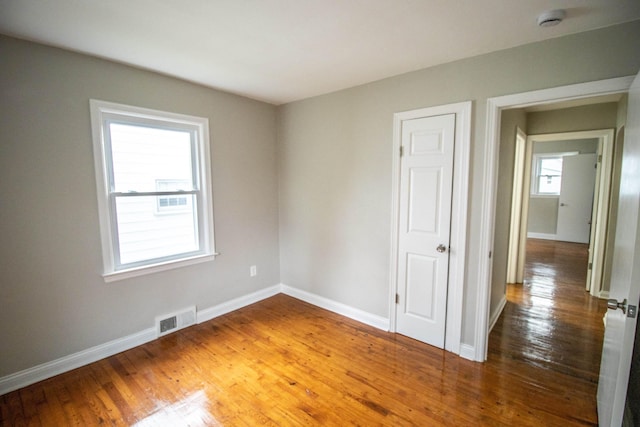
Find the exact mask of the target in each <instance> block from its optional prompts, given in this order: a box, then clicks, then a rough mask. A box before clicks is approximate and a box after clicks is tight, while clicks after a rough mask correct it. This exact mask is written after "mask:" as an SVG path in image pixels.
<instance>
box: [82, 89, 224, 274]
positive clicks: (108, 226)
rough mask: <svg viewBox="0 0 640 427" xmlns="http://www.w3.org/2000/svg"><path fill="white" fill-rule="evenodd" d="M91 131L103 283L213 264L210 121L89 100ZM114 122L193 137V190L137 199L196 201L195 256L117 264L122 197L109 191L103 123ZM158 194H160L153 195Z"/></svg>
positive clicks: (110, 173) (111, 166)
mask: <svg viewBox="0 0 640 427" xmlns="http://www.w3.org/2000/svg"><path fill="white" fill-rule="evenodd" d="M90 110H91V127H92V133H93V153H94V162H95V171H96V186H97V196H98V214H99V219H100V237H101V241H102V258H103V267H104V273H103V278H104V280H105V281H106V282H112V281H116V280H123V279H127V278H131V277H136V276H141V275H145V274H150V273H155V272H159V271H164V270H169V269H173V268H178V267H183V266H187V265H192V264H196V263H201V262H206V261H210V260H213V259H214V258H215V256H216V255H217V253H216V252H215V241H214V233H213V229H214V227H213V201H212V191H211V165H210V149H209V120H208V119H206V118H203V117H196V116H189V115H184V114H177V113H170V112H165V111H158V110H152V109H148V108H141V107H135V106H130V105H124V104H116V103H113V102H107V101H101V100H95V99H92V100H90ZM111 121H117V122H119V123H123V122H124V123H129V124H133V125H145V124H147V125H148V124H152V125H158V126H159V127H163V126H171V127H173V128H178V129H183V130H188V131H190V132H192V135H193V137H194V138H195V141H194V142H195V143H194V144H193V147H192V148H193V153H192V155H193V160H192V162H193V166H194V169H197V171H195V170H194V182H195V183H196V188H194V189H193V190H189V191H180V192H150V193H137V194H138V195H165V194H169V195H174V194H193V195H194V196H195V197H196V199H197V218H198V225H197V226H198V238H199V246H200V249H199V250H198V251H196V252H191V253H189V254H183V255H179V256H175V257H167V258H159V259H156V260H149V261H144V262H139V263H135V265H129V266H127V265H124V266H123V265H120V264H119V261H118V255H117V254H118V253H119V248H118V236H117V226H116V218H115V208H114V204H115V199H116V197H122V196H123V194H120V193H117V192H115V191H114V189H113V188H112V179H111V178H110V177H111V176H112V169H113V165H112V163H111V158H110V149H109V144H110V142H109V141H108V140H107V138H108V132H105V123H110V122H111ZM156 193H158V194H156Z"/></svg>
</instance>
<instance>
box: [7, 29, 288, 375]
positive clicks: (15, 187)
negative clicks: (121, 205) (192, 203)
mask: <svg viewBox="0 0 640 427" xmlns="http://www.w3.org/2000/svg"><path fill="white" fill-rule="evenodd" d="M0 58H2V67H0V99H1V100H2V103H1V106H0V108H1V114H0V195H1V197H0V204H1V205H0V206H1V208H0V235H1V236H2V241H3V244H2V245H0V259H1V260H2V261H0V266H1V267H0V272H1V274H0V277H1V279H0V281H1V282H0V324H1V325H2V327H1V328H0V343H2V344H1V345H0V347H1V350H0V377H1V376H4V375H7V374H10V373H13V372H16V371H19V370H22V369H25V368H28V367H32V366H34V365H37V364H40V363H43V362H48V361H51V360H54V359H56V358H59V357H62V356H66V355H69V354H72V353H74V352H77V351H80V350H84V349H87V348H90V347H92V346H95V345H98V344H102V343H105V342H108V341H110V340H114V339H117V338H121V337H124V336H127V335H129V334H132V333H135V332H139V331H142V330H144V329H146V328H150V327H153V324H154V323H153V322H154V317H155V316H156V315H161V314H165V313H169V312H172V311H175V310H178V309H181V308H184V307H186V306H189V305H196V306H197V307H198V309H203V308H205V309H206V308H209V307H212V306H215V305H216V304H219V303H222V302H225V301H228V300H230V299H232V298H235V297H238V296H242V295H246V294H248V293H251V292H253V291H257V290H260V289H263V288H266V287H268V286H272V285H276V284H278V283H279V259H278V254H279V243H278V231H277V230H278V206H277V203H278V198H277V159H276V109H275V107H273V106H271V105H268V104H264V103H260V102H256V101H252V100H249V99H246V98H242V97H238V96H234V95H229V94H225V93H222V92H218V91H215V90H212V89H208V88H205V87H201V86H197V85H194V84H190V83H186V82H183V81H180V80H176V79H172V78H168V77H164V76H161V75H158V74H154V73H150V72H146V71H141V70H138V69H134V68H131V67H127V66H124V65H120V64H116V63H113V62H108V61H103V60H99V59H95V58H90V57H87V56H83V55H79V54H75V53H71V52H67V51H63V50H59V49H54V48H50V47H44V46H41V45H37V44H33V43H28V42H24V41H18V40H15V39H11V38H7V37H0ZM90 98H97V99H102V100H107V101H113V102H119V103H124V104H131V105H136V106H141V107H148V108H153V109H159V110H165V111H172V112H178V113H184V114H191V115H196V116H202V117H207V118H208V119H209V124H210V132H211V160H212V172H213V195H214V197H213V203H214V216H215V233H216V246H217V250H218V251H219V252H221V253H222V255H221V256H219V257H218V258H216V260H215V261H213V262H208V263H204V264H198V265H193V266H189V267H183V268H179V269H175V270H171V271H167V272H162V273H156V274H152V275H148V276H144V277H138V278H134V279H129V280H123V281H119V282H113V283H105V282H104V281H103V279H102V277H101V273H102V258H101V252H100V231H99V225H98V210H97V199H96V184H95V173H94V167H93V153H92V139H91V127H90V122H89V120H90V118H89V99H90ZM250 265H257V267H258V276H257V277H255V278H250V277H249V266H250Z"/></svg>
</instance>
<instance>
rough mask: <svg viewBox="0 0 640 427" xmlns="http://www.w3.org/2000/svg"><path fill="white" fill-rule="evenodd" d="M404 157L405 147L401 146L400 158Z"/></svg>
mask: <svg viewBox="0 0 640 427" xmlns="http://www.w3.org/2000/svg"><path fill="white" fill-rule="evenodd" d="M402 156H404V147H403V146H402V145H401V146H400V157H402Z"/></svg>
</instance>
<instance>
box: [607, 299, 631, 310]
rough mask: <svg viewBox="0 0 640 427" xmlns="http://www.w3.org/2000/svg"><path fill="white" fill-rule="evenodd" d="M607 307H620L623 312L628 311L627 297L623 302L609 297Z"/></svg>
mask: <svg viewBox="0 0 640 427" xmlns="http://www.w3.org/2000/svg"><path fill="white" fill-rule="evenodd" d="M607 308H610V309H611V310H617V309H620V310H622V312H623V313H626V311H627V299H626V298H625V299H624V301H622V302H619V301H618V300H615V299H609V300H607Z"/></svg>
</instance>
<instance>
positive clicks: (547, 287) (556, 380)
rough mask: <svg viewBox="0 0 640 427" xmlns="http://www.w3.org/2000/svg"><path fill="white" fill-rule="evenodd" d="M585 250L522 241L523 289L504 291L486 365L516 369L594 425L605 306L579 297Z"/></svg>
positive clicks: (581, 246)
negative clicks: (504, 302) (503, 303)
mask: <svg viewBox="0 0 640 427" xmlns="http://www.w3.org/2000/svg"><path fill="white" fill-rule="evenodd" d="M587 249H588V245H585V244H577V243H566V242H556V241H551V240H538V239H528V241H527V259H526V261H527V262H526V267H525V283H524V284H522V285H520V284H508V285H507V305H506V307H505V309H504V312H503V314H502V316H501V317H500V319H499V320H498V322H497V323H496V325H495V327H494V329H493V331H492V333H491V336H490V338H489V356H488V359H489V362H490V363H491V364H494V363H495V364H498V365H501V366H503V367H504V369H514V368H515V367H516V366H517V367H518V369H520V370H521V371H520V372H519V373H518V375H523V376H524V375H530V376H531V377H530V381H531V383H532V384H534V385H535V387H540V388H541V389H544V390H547V391H551V392H552V393H554V394H555V395H556V396H557V398H558V400H561V401H563V402H564V404H566V403H567V400H573V401H574V402H573V403H572V405H571V407H574V405H576V407H579V408H580V410H579V411H576V414H581V416H580V417H579V419H580V420H581V421H585V420H593V422H594V423H596V422H597V415H596V390H597V385H598V373H599V368H600V356H601V351H602V340H603V334H604V325H603V322H602V317H603V316H604V313H605V312H606V301H605V300H599V299H597V298H594V297H592V296H591V295H590V294H589V293H588V292H586V291H585V280H586V271H587ZM523 366H525V367H531V371H529V370H528V369H527V370H526V371H522V368H523ZM538 368H542V370H541V369H538ZM549 410H550V411H551V412H557V411H554V410H552V409H551V408H549Z"/></svg>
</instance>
